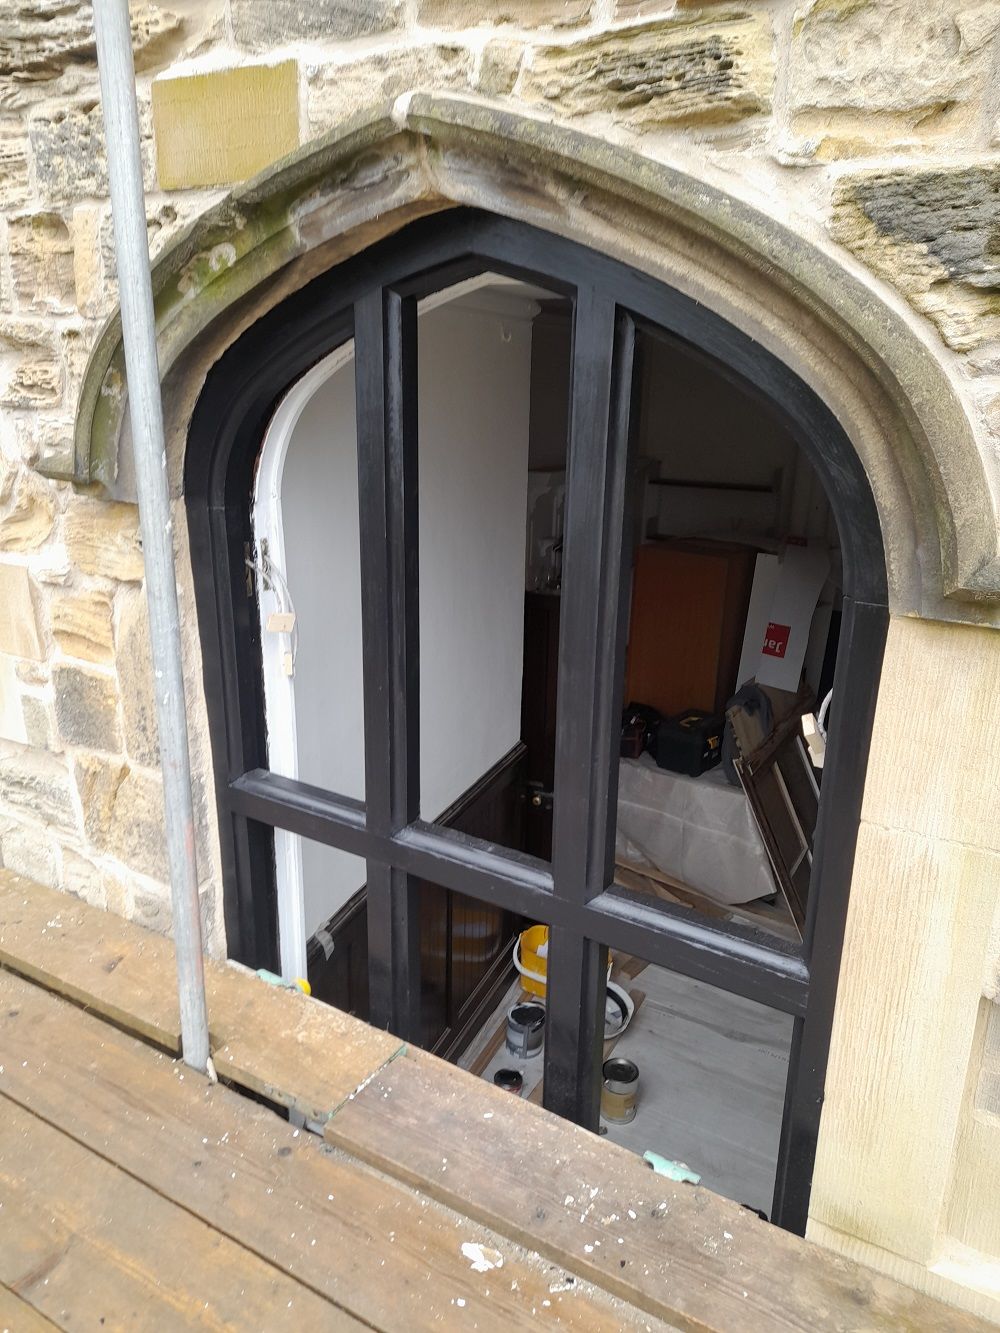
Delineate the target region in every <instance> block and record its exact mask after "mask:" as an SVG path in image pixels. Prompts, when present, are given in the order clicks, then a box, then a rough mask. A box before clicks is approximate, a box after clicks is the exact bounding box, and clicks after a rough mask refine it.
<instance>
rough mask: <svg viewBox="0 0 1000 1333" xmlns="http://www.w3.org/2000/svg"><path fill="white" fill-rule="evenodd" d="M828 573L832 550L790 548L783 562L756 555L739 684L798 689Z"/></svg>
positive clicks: (775, 557)
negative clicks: (814, 616) (813, 623)
mask: <svg viewBox="0 0 1000 1333" xmlns="http://www.w3.org/2000/svg"><path fill="white" fill-rule="evenodd" d="M829 569H830V555H829V552H828V551H825V550H823V549H822V548H819V547H812V546H799V545H789V546H787V547H786V548H785V551H784V553H783V555H782V556H781V558H780V560H779V558H778V557H777V556H776V555H770V554H761V555H759V556H758V557H757V565H756V569H755V573H754V580H753V590H752V591H751V594H750V605H749V607H748V609H747V626H746V634H745V636H744V639H743V654H742V657H741V659H740V674H739V682H740V684H741V685H743V684H745V683H746V681H748V680H756V681H757V683H758V685H769V686H773V687H774V688H775V689H778V690H791V691H795V690H797V689H798V687H799V677H800V675H801V672H802V665H803V662H804V661H805V655H806V648H807V646H808V644H809V630H810V626H811V624H812V619H813V613H814V612H815V610H816V603H817V601H818V600H819V595H820V593H821V591H822V589H823V584H824V583H825V582H826V577H827V574H828V572H829Z"/></svg>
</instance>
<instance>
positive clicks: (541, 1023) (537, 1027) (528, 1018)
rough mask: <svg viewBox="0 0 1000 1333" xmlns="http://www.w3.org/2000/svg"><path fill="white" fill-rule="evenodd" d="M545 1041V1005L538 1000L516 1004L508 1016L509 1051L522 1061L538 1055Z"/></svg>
mask: <svg viewBox="0 0 1000 1333" xmlns="http://www.w3.org/2000/svg"><path fill="white" fill-rule="evenodd" d="M544 1040H545V1005H544V1004H539V1003H538V1001H537V1000H530V1001H527V1002H524V1003H521V1004H515V1005H514V1006H513V1007H512V1008H511V1010H510V1012H509V1013H508V1014H507V1050H508V1051H509V1052H510V1054H511V1055H515V1056H517V1057H518V1059H520V1060H530V1059H531V1057H532V1056H533V1055H538V1053H539V1052H540V1051H541V1049H542V1043H543V1042H544Z"/></svg>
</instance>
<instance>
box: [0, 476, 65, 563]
mask: <svg viewBox="0 0 1000 1333" xmlns="http://www.w3.org/2000/svg"><path fill="white" fill-rule="evenodd" d="M55 517H56V506H55V501H54V499H53V496H52V488H51V486H50V485H49V484H48V483H47V482H44V481H43V480H42V478H41V477H39V476H38V474H37V473H35V472H27V471H22V472H20V473H19V474H18V477H17V480H16V481H15V483H14V486H13V490H12V494H11V497H10V502H9V504H7V505H6V506H5V507H4V508H3V509H2V510H0V551H33V550H34V549H35V548H36V547H38V546H41V544H42V542H44V541H45V539H46V538H47V537H48V535H49V533H50V532H51V531H52V527H53V524H54V523H55Z"/></svg>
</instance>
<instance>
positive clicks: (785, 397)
mask: <svg viewBox="0 0 1000 1333" xmlns="http://www.w3.org/2000/svg"><path fill="white" fill-rule="evenodd" d="M484 272H493V273H500V274H504V275H508V276H511V277H516V278H522V279H524V280H525V281H528V282H532V283H536V284H539V285H541V286H544V287H545V288H546V289H547V290H550V291H552V292H554V293H556V294H558V295H561V296H563V297H565V298H567V299H568V300H570V301H571V302H572V306H573V340H572V374H571V403H570V442H569V459H568V472H567V506H566V534H565V548H564V557H563V611H562V619H561V628H560V653H559V679H558V701H559V702H558V720H557V735H556V791H557V792H558V801H557V803H556V805H555V812H554V825H553V854H552V860H551V863H546V862H543V861H540V860H537V859H536V858H533V857H530V856H527V855H525V854H523V853H518V852H514V851H510V850H507V849H505V848H501V847H499V846H495V845H492V844H489V843H484V842H482V841H480V840H478V839H475V838H472V837H469V836H468V835H466V834H463V833H459V832H457V831H455V830H450V829H446V828H442V827H439V826H435V825H432V824H429V823H426V822H424V821H422V820H420V819H419V818H418V810H419V795H418V780H419V753H420V752H419V745H420V737H419V733H418V717H419V678H418V662H419V643H418V623H419V618H418V602H417V597H418V588H417V570H418V558H417V557H418V552H417V514H416V504H417V500H416V467H417V432H416V421H417V412H416V344H417V339H416V323H417V301H418V300H419V299H420V298H422V297H424V296H427V295H430V294H431V293H433V292H437V291H441V290H442V289H444V288H446V287H449V286H451V285H453V284H454V283H457V282H460V281H463V280H464V279H467V278H470V277H473V276H476V275H478V274H481V273H484ZM646 327H648V328H649V329H650V330H652V331H655V332H657V333H658V334H664V333H665V334H666V335H668V336H670V337H673V338H676V339H680V340H683V342H684V344H685V346H686V347H687V349H688V351H689V352H693V353H695V354H698V355H701V356H703V357H705V358H707V359H709V360H710V361H711V363H712V364H713V365H714V366H715V367H716V369H717V370H718V371H719V373H720V374H722V375H725V376H727V377H728V378H730V379H732V380H734V381H736V382H738V383H739V384H740V385H741V387H742V388H743V389H744V391H746V392H748V393H751V394H753V395H756V396H758V397H760V398H762V399H765V400H766V401H767V402H768V404H769V407H770V409H771V411H772V412H775V413H777V414H778V415H779V416H780V417H781V418H782V420H783V422H784V424H785V425H786V427H787V429H788V430H789V431H790V432H791V433H792V434H793V435H794V437H795V438H796V439H797V440H798V441H799V443H800V444H801V446H802V448H803V449H804V450H805V452H806V454H807V456H808V458H809V460H810V462H811V464H812V466H813V468H814V469H815V470H816V472H817V474H818V475H819V477H820V479H821V480H822V482H823V484H824V486H825V489H826V492H827V495H828V497H829V500H830V503H831V505H832V508H833V511H834V515H835V518H836V521H837V526H838V529H839V533H840V540H841V547H842V553H843V564H844V603H843V616H842V627H841V636H840V645H839V649H838V657H837V668H836V686H837V694H836V700H837V707H836V709H835V712H834V717H833V726H832V731H831V735H830V742H829V751H828V760H827V766H826V769H825V771H824V778H823V788H822V797H821V804H820V819H819V826H818V830H817V838H816V854H815V858H814V868H813V877H812V885H811V889H810V896H809V908H808V916H807V920H806V929H805V940H804V944H803V946H802V947H801V948H796V947H793V946H791V945H788V944H785V943H783V942H782V941H779V940H777V939H774V938H771V937H769V936H766V935H764V934H762V933H760V932H758V931H755V930H753V929H751V928H749V927H745V926H740V925H735V924H728V923H719V922H716V921H710V920H707V919H701V918H700V917H698V916H697V915H695V914H694V913H692V912H690V911H687V910H684V909H681V908H672V907H671V906H670V905H668V904H663V903H657V904H656V905H655V906H654V905H646V904H644V903H641V902H639V901H637V900H636V899H635V898H633V897H629V896H627V895H624V894H622V893H620V892H618V891H616V890H615V889H614V888H613V887H612V881H613V864H614V819H615V806H616V798H617V727H618V718H619V711H620V700H621V690H622V679H623V663H624V649H625V634H626V627H627V604H626V590H627V583H628V579H627V573H628V571H627V568H626V552H627V551H628V549H629V534H628V533H627V531H626V523H627V517H626V516H627V514H628V513H629V511H630V506H629V504H628V496H627V494H626V492H627V489H628V477H629V475H630V467H629V463H630V450H631V447H632V445H631V437H632V431H631V429H630V427H631V425H632V423H634V420H635V415H636V413H635V408H634V383H635V380H636V376H635V375H634V374H633V363H634V361H635V358H636V356H637V345H636V335H637V333H638V332H639V331H640V330H642V329H643V328H646ZM351 338H354V340H355V367H356V386H357V387H356V393H357V418H358V467H359V479H360V510H361V512H360V520H361V548H362V549H361V557H362V631H363V644H364V661H365V669H364V706H365V767H366V792H367V798H366V802H365V803H364V804H362V803H359V802H357V801H354V800H350V799H347V798H344V797H342V796H338V795H337V794H336V793H334V792H329V791H324V790H321V789H318V788H316V787H313V786H309V785H308V784H306V783H302V782H298V781H294V780H291V779H288V778H284V777H280V776H278V775H277V774H275V773H271V772H270V771H269V770H268V764H267V737H266V728H265V723H264V709H263V682H262V670H261V652H260V632H259V624H258V616H257V608H256V601H255V598H256V592H255V589H254V586H253V581H252V579H250V578H248V569H247V565H246V559H247V556H248V554H249V551H250V549H251V547H250V543H251V542H252V532H251V526H250V524H251V519H250V508H251V494H252V487H253V477H254V470H255V467H256V463H257V458H258V455H259V452H260V448H261V445H262V441H263V438H264V433H265V431H266V428H267V425H268V422H269V420H270V418H271V416H272V414H273V412H274V410H275V408H276V406H277V404H278V403H279V401H280V400H281V397H282V396H283V394H284V393H285V392H286V391H287V389H288V388H289V387H290V386H291V385H292V383H293V382H294V381H295V380H296V379H298V378H299V376H301V375H302V374H303V373H304V372H305V371H306V370H307V369H308V368H309V367H310V366H311V365H314V364H315V363H316V362H317V361H319V360H320V359H322V358H323V357H324V356H326V355H327V354H328V353H330V352H331V351H333V350H334V349H335V348H337V347H338V346H340V345H342V344H343V343H345V342H346V341H348V340H349V339H351ZM185 493H186V501H187V508H188V522H189V530H190V540H191V547H192V560H193V567H194V573H195V586H196V596H197V602H198V616H199V626H200V632H201V642H202V648H203V656H204V677H205V689H206V697H207V703H208V711H209V723H210V729H211V736H212V746H213V755H214V765H215V779H216V799H217V804H218V811H219V823H220V832H221V853H222V864H223V875H224V900H225V910H226V930H227V937H228V940H229V948H230V952H231V954H232V955H233V956H234V957H236V958H238V959H240V960H242V961H244V962H247V963H250V964H252V965H253V966H257V967H259V966H269V967H272V968H273V967H275V966H276V965H277V945H278V941H277V912H276V896H275V877H274V853H273V833H272V831H273V829H274V828H275V827H277V828H283V829H287V830H290V831H291V832H294V833H297V834H300V835H301V836H303V837H306V838H312V839H316V840H317V841H319V842H323V843H327V844H329V845H331V846H334V847H339V848H342V849H343V850H345V851H348V852H352V853H354V854H356V855H358V856H360V857H364V858H365V859H366V861H367V873H368V920H369V927H368V929H369V987H370V1001H371V1013H372V1019H373V1021H374V1022H377V1023H379V1024H381V1025H383V1026H386V1027H389V1028H391V1029H392V1030H393V1031H395V1032H396V1033H397V1034H398V1035H399V1036H401V1037H403V1038H407V1039H413V1038H414V1037H415V1035H416V1033H417V1031H418V1011H419V987H420V978H419V939H418V935H417V922H418V904H417V903H416V901H415V898H414V887H413V886H414V885H415V883H416V880H417V879H418V878H423V879H428V880H431V881H433V882H436V883H438V884H441V885H442V886H444V887H446V888H452V889H456V890H459V891H460V892H462V893H465V894H469V895H471V896H473V897H476V898H480V899H483V900H485V901H488V902H491V903H496V904H498V905H501V906H503V907H505V908H508V909H509V910H511V911H513V912H516V913H519V914H520V915H523V916H525V917H529V918H531V919H533V920H537V921H542V922H547V923H548V924H549V925H550V927H551V941H550V960H549V978H550V981H549V996H548V1007H549V1039H548V1041H547V1042H546V1054H545V1104H546V1106H547V1107H548V1108H549V1109H551V1110H553V1111H556V1112H558V1113H559V1114H561V1115H565V1116H568V1117H570V1118H572V1119H574V1120H576V1121H578V1122H579V1123H581V1124H583V1125H585V1126H588V1127H590V1128H592V1129H596V1127H597V1117H598V1106H599V1080H598V1069H599V1054H600V1049H601V1034H602V1030H603V976H604V970H605V966H606V956H607V954H606V951H607V949H608V947H611V948H615V949H619V950H622V951H625V952H627V953H630V954H634V955H637V956H639V957H641V958H644V959H646V960H648V961H649V962H652V963H657V964H659V965H661V966H664V967H667V968H670V969H673V970H674V971H677V972H680V973H683V974H684V975H686V976H689V977H694V978H697V979H698V980H701V981H705V982H708V983H710V984H712V985H714V986H718V987H720V988H722V989H724V990H727V991H731V992H734V993H737V994H740V995H745V996H748V997H749V998H751V999H753V1000H756V1001H759V1002H760V1003H763V1004H766V1005H769V1006H771V1007H773V1008H776V1009H779V1010H781V1011H783V1012H785V1013H788V1014H790V1015H791V1016H792V1017H793V1019H794V1035H793V1042H792V1052H791V1062H790V1069H789V1076H788V1083H787V1091H786V1099H785V1109H784V1118H783V1124H782V1133H781V1148H780V1160H779V1164H778V1173H777V1180H776V1185H775V1196H774V1211H773V1217H774V1220H775V1221H776V1222H778V1223H779V1224H781V1225H783V1226H785V1227H786V1228H788V1229H790V1230H794V1231H798V1232H803V1231H804V1229H805V1223H806V1216H807V1209H808V1200H809V1189H810V1183H811V1175H812V1166H813V1159H814V1156H815V1146H816V1137H817V1132H818V1126H819V1116H820V1110H821V1106H822V1100H823V1087H824V1078H825V1072H826V1063H827V1052H828V1048H829V1040H830V1031H831V1024H832V1018H833V1005H834V999H835V995H836V986H837V975H838V971H839V965H840V957H841V949H842V944H843V935H844V923H845V918H846V910H847V898H848V891H849V887H850V879H851V873H852V867H853V860H854V848H855V841H856V836H857V827H858V820H859V817H860V808H861V795H862V788H863V784H864V776H865V769H866V764H867V756H868V747H869V742H870V735H871V725H872V717H873V712H874V704H875V697H876V692H877V687H878V680H879V672H880V668H881V660H882V652H883V648H884V642H885V634H886V628H887V623H888V611H887V592H886V573H885V557H884V552H883V547H882V538H881V532H880V527H879V520H878V515H877V512H876V508H875V503H874V499H873V497H872V493H871V488H870V486H869V483H868V479H867V477H866V474H865V472H864V469H863V467H862V465H861V462H860V460H859V458H858V456H857V453H856V452H855V450H854V448H853V446H852V444H851V442H850V440H849V439H848V437H847V436H846V434H845V433H844V431H843V430H842V428H841V427H840V425H839V423H838V422H837V420H836V418H835V417H834V415H833V413H832V412H831V411H830V410H829V408H827V407H826V405H825V404H824V403H823V402H822V400H821V399H820V398H819V397H818V396H817V395H816V393H815V392H813V390H812V389H810V388H809V387H808V386H807V385H806V384H805V383H804V382H803V381H802V380H801V379H799V378H798V377H797V376H796V375H795V374H794V373H793V372H792V371H791V370H790V369H789V368H788V367H787V366H786V365H785V364H784V363H783V362H782V361H780V360H779V359H778V358H777V357H775V356H774V355H773V354H771V353H770V352H769V351H767V350H766V349H765V348H763V347H762V346H760V345H759V344H758V343H756V342H754V341H753V340H752V339H751V338H750V337H749V336H748V335H746V334H745V333H743V332H741V331H740V330H739V329H737V328H735V327H734V326H733V325H731V324H729V323H728V322H727V321H725V320H724V319H722V318H721V317H720V316H718V315H716V314H714V313H713V312H712V311H710V310H708V309H706V308H705V307H703V306H701V305H699V304H697V303H696V302H695V301H693V300H692V299H690V298H689V297H687V296H685V295H683V294H682V293H680V292H678V291H676V290H674V289H672V288H670V287H668V286H666V285H664V284H662V283H660V282H658V281H656V280H654V279H652V278H650V277H649V276H647V275H645V274H643V273H640V272H638V271H637V270H635V269H633V268H630V267H628V266H627V265H624V264H622V263H620V262H618V261H615V260H612V259H610V258H608V257H606V256H604V255H601V254H598V253H595V252H593V251H591V250H588V249H586V248H584V247H582V246H580V245H577V244H575V243H572V242H569V241H566V240H563V239H560V238H557V237H555V236H553V235H551V234H549V233H546V232H543V231H540V230H537V229H535V228H532V227H530V226H527V225H525V224H523V223H518V222H513V221H509V220H506V219H502V218H499V217H496V216H494V215H491V214H485V213H479V212H475V211H472V210H464V209H456V210H453V211H451V212H448V213H446V214H441V215H438V216H437V217H433V218H428V219H424V220H421V221H418V222H415V223H413V224H411V225H409V226H407V227H406V228H404V229H403V230H401V231H400V232H398V233H397V234H396V235H395V236H393V237H391V238H389V239H388V240H385V241H382V242H380V243H378V244H376V245H375V246H373V247H371V248H370V249H368V250H366V251H364V252H363V253H361V254H360V255H358V256H357V257H355V258H353V259H351V260H348V261H346V262H345V263H343V264H341V265H339V266H338V267H336V268H335V269H332V270H331V271H330V272H328V273H326V274H324V275H322V276H320V277H318V278H316V279H315V280H313V281H312V282H311V283H310V284H309V285H308V286H306V287H305V288H303V289H302V290H301V291H300V292H298V293H296V294H295V295H294V296H292V297H289V298H288V299H286V300H285V301H283V302H282V303H281V304H280V305H278V306H277V307H276V308H275V309H274V310H272V311H271V312H270V313H268V314H267V315H265V316H264V317H263V318H261V319H260V320H258V321H257V323H255V324H254V325H253V326H252V327H251V328H250V329H248V330H247V331H246V332H245V333H244V334H243V335H242V336H241V337H240V338H239V339H237V341H236V342H235V343H234V344H233V345H232V346H231V347H230V348H229V349H228V350H227V351H226V353H225V354H224V355H223V356H222V357H221V358H220V360H219V361H218V362H217V363H216V365H215V366H214V367H213V369H212V371H211V372H210V374H209V376H208V378H207V380H206V383H205V386H204V389H203V391H202V394H201V396H200V398H199V401H198V403H197V406H196V409H195V412H194V415H193V418H192V423H191V428H190V434H189V441H188V450H187V456H186V462H185Z"/></svg>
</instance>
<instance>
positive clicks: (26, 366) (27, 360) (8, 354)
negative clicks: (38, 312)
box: [0, 319, 63, 407]
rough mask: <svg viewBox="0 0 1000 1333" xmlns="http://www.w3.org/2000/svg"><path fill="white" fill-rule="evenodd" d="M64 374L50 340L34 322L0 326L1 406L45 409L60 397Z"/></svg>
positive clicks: (25, 321) (8, 322)
mask: <svg viewBox="0 0 1000 1333" xmlns="http://www.w3.org/2000/svg"><path fill="white" fill-rule="evenodd" d="M62 389H63V372H62V365H61V363H60V360H59V356H58V354H57V352H56V349H55V346H54V344H53V340H52V337H51V336H50V333H49V331H48V329H47V328H46V327H45V325H44V324H42V323H40V322H39V321H37V320H13V319H8V320H4V321H3V323H2V324H0V406H3V407H47V406H49V405H54V404H56V403H58V402H59V400H60V399H61V397H62Z"/></svg>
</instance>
